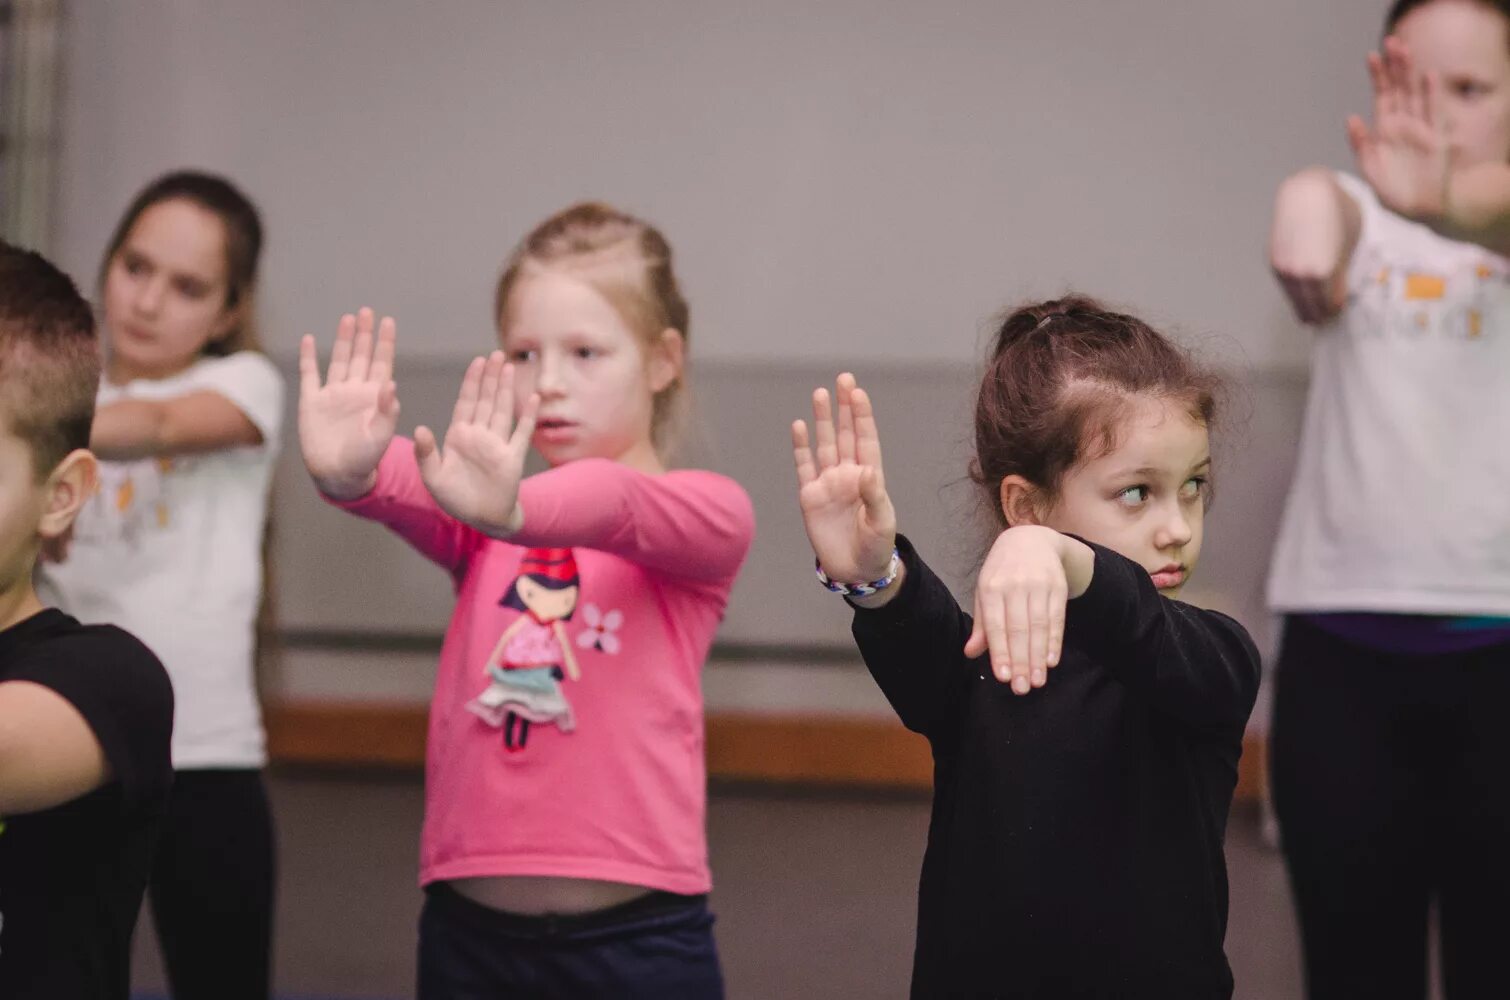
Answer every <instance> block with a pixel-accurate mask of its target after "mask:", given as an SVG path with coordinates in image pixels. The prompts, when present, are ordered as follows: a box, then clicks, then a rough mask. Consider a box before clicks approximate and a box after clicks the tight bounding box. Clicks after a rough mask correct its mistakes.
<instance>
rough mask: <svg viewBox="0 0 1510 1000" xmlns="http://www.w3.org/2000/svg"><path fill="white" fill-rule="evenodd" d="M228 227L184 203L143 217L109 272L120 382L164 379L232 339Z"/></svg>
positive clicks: (108, 312)
mask: <svg viewBox="0 0 1510 1000" xmlns="http://www.w3.org/2000/svg"><path fill="white" fill-rule="evenodd" d="M226 280H227V277H226V262H225V227H224V225H223V224H222V223H221V221H220V219H219V217H218V216H216V215H215V214H214V213H213V212H210V211H208V210H207V209H205V208H202V207H200V206H199V205H197V204H195V203H194V202H191V201H187V200H184V199H181V198H175V199H170V200H168V201H161V202H158V203H157V204H155V205H153V206H151V207H150V208H148V209H147V210H146V211H144V212H142V214H141V215H140V216H139V217H138V218H137V220H136V224H135V225H133V226H132V227H131V232H129V233H128V234H127V235H126V239H125V240H124V241H123V242H122V243H121V247H120V249H119V250H117V251H116V252H115V256H113V257H112V258H111V259H110V266H109V268H108V269H107V271H106V273H105V329H106V332H107V335H108V336H109V338H110V372H111V377H112V378H114V379H115V380H116V381H127V380H130V379H133V378H163V377H165V376H168V375H173V374H176V373H177V372H180V371H182V370H183V369H185V368H187V367H188V366H189V365H191V364H193V363H194V359H195V358H197V357H198V356H199V354H200V352H201V351H203V350H204V347H205V345H206V344H208V343H209V342H210V341H211V340H214V339H216V338H218V337H222V336H224V335H225V334H226V333H227V332H228V331H229V330H230V328H231V325H232V322H233V321H234V317H233V316H232V315H231V313H230V312H229V311H228V310H227V309H226Z"/></svg>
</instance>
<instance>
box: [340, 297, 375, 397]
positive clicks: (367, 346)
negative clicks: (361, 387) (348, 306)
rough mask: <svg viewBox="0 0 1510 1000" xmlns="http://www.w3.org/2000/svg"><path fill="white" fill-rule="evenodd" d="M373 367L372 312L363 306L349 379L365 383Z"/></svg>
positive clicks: (359, 313)
mask: <svg viewBox="0 0 1510 1000" xmlns="http://www.w3.org/2000/svg"><path fill="white" fill-rule="evenodd" d="M371 367H372V310H371V309H368V308H367V307H365V306H363V307H362V308H361V309H360V310H358V311H357V336H356V342H355V343H354V344H353V345H352V348H351V367H350V370H349V372H348V374H347V376H346V377H347V378H348V379H349V380H351V381H353V382H365V381H366V380H367V370H368V369H369V368H371Z"/></svg>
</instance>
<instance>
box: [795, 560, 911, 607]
mask: <svg viewBox="0 0 1510 1000" xmlns="http://www.w3.org/2000/svg"><path fill="white" fill-rule="evenodd" d="M813 567H814V568H815V569H817V571H818V582H819V583H821V584H823V585H824V586H825V587H827V588H828V589H829V590H831V591H833V592H834V593H836V594H843V595H844V596H845V597H869V596H870V595H871V594H874V593H877V592H878V591H882V590H885V589H886V588H887V587H889V586H891V585H892V584H893V583H896V582H897V574H898V573H899V572H901V569H902V556H901V553H899V552H897V550H896V549H892V550H891V562H890V563H889V564H888V565H887V567H886V575H885V576H883V577H881V579H879V580H874V581H872V582H870V583H850V584H845V583H835V582H834V581H833V580H830V579H829V577H828V574H827V573H825V572H823V564H822V563H820V562H819V561H818V560H816V559H814V560H813Z"/></svg>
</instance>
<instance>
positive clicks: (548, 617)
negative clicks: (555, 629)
mask: <svg viewBox="0 0 1510 1000" xmlns="http://www.w3.org/2000/svg"><path fill="white" fill-rule="evenodd" d="M518 587H519V600H520V601H522V602H523V603H524V606H525V607H527V608H529V609H530V610H531V611H533V612H534V613H535V616H536V617H538V618H539V619H540V620H541V621H547V622H553V621H559V620H560V619H562V618H565V617H566V616H567V615H569V614H571V613H572V610H573V609H574V608H576V606H577V588H576V587H563V588H562V589H560V590H551V589H550V588H549V587H545V586H542V585H541V584H538V583H536V582H535V581H534V580H531V579H530V578H529V577H527V576H526V577H521V578H520V579H519V584H518Z"/></svg>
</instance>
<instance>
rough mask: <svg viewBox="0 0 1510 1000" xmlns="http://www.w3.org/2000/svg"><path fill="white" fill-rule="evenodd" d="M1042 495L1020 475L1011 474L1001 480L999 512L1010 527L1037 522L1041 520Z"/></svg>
mask: <svg viewBox="0 0 1510 1000" xmlns="http://www.w3.org/2000/svg"><path fill="white" fill-rule="evenodd" d="M1041 502H1042V497H1041V495H1040V494H1039V491H1038V487H1036V486H1034V485H1033V484H1032V483H1030V482H1028V481H1027V480H1026V479H1024V478H1023V477H1022V476H1018V475H1011V476H1007V477H1005V478H1004V479H1002V481H1001V512H1002V514H1003V515H1004V516H1005V517H1006V519H1007V524H1008V526H1010V527H1014V528H1015V527H1017V526H1018V525H1020V524H1038V523H1040V521H1041V520H1042V518H1041V512H1040V510H1039V506H1040V503H1041Z"/></svg>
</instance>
